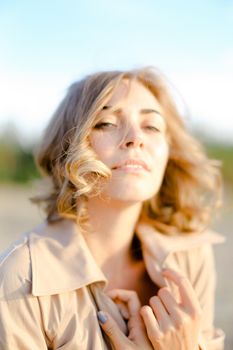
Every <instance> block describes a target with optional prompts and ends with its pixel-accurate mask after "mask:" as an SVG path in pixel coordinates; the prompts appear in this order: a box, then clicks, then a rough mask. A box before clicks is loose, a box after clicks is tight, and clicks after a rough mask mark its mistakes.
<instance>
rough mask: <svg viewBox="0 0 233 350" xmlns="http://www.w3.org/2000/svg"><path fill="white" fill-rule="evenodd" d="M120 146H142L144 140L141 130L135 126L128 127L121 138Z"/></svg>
mask: <svg viewBox="0 0 233 350" xmlns="http://www.w3.org/2000/svg"><path fill="white" fill-rule="evenodd" d="M121 147H122V148H129V147H132V148H138V147H139V148H143V147H144V141H143V137H142V132H141V130H137V129H136V128H130V130H128V132H126V134H125V137H124V138H123V140H122V146H121Z"/></svg>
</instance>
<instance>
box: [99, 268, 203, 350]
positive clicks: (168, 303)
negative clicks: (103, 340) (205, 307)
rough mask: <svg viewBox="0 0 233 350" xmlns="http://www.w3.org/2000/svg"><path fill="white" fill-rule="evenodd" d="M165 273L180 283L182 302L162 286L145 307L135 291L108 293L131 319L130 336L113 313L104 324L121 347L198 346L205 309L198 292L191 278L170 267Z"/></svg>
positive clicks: (177, 349)
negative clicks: (124, 332) (200, 303)
mask: <svg viewBox="0 0 233 350" xmlns="http://www.w3.org/2000/svg"><path fill="white" fill-rule="evenodd" d="M163 276H164V277H165V278H167V279H169V280H170V281H172V282H174V283H175V284H176V285H177V286H178V288H179V292H180V299H181V302H180V303H179V304H178V303H177V302H176V300H175V299H174V298H173V296H172V295H171V293H170V291H169V289H168V288H167V287H164V288H161V289H160V290H159V292H158V295H157V296H153V297H152V298H151V299H150V301H149V304H150V306H149V305H145V306H143V307H141V305H140V301H139V299H138V296H137V294H136V292H134V291H126V290H112V291H110V292H108V295H109V296H110V297H112V299H113V300H114V301H115V302H116V303H117V304H118V307H119V309H120V311H121V313H122V315H123V317H125V318H126V319H127V318H128V320H129V321H128V328H129V335H128V338H127V337H126V336H125V335H124V334H123V333H122V332H121V331H120V330H119V328H118V326H117V325H116V323H115V322H114V320H113V319H112V318H111V317H110V316H109V315H107V317H108V320H107V321H106V323H104V324H102V328H103V329H104V331H105V332H106V333H107V334H108V335H109V337H110V339H111V340H112V342H113V345H114V346H115V348H116V349H117V350H123V349H156V350H167V349H173V350H181V349H185V350H196V349H198V335H199V331H200V319H201V308H200V305H199V302H198V300H197V297H196V295H195V292H194V290H193V288H192V286H191V284H190V282H189V281H188V279H186V278H185V277H183V276H181V275H180V274H178V273H177V272H175V271H173V270H170V269H167V270H165V271H164V272H163ZM142 320H143V322H142Z"/></svg>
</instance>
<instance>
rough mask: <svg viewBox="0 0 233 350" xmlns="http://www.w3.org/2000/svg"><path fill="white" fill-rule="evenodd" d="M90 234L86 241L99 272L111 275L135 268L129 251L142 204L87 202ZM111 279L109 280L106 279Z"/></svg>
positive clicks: (91, 199) (87, 235)
mask: <svg viewBox="0 0 233 350" xmlns="http://www.w3.org/2000/svg"><path fill="white" fill-rule="evenodd" d="M87 206H88V214H89V224H90V229H91V230H90V231H89V232H87V233H84V238H85V240H86V242H87V245H88V247H89V249H90V250H91V252H92V254H93V256H94V258H95V260H96V262H97V263H98V265H99V266H100V268H101V269H102V270H103V271H104V272H105V273H106V275H110V274H111V272H112V273H114V271H116V270H115V269H117V270H118V271H121V269H122V268H124V267H125V266H129V265H130V264H132V263H133V262H132V256H131V252H130V247H131V244H132V239H133V236H134V231H135V225H136V223H137V221H138V218H139V215H140V211H141V207H142V203H136V204H135V203H133V204H132V203H130V204H129V203H122V202H116V201H114V202H113V201H104V200H102V199H100V198H99V197H94V198H90V199H89V201H88V204H87ZM107 277H108V276H107Z"/></svg>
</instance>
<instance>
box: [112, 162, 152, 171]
mask: <svg viewBox="0 0 233 350" xmlns="http://www.w3.org/2000/svg"><path fill="white" fill-rule="evenodd" d="M127 166H128V167H130V166H131V167H132V168H135V169H136V168H143V169H145V170H147V171H150V169H149V167H148V165H147V164H146V163H145V162H144V161H143V160H142V159H126V160H124V161H122V162H119V163H118V164H116V165H114V166H113V167H112V169H113V170H114V169H119V168H123V167H127Z"/></svg>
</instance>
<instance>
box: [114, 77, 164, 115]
mask: <svg viewBox="0 0 233 350" xmlns="http://www.w3.org/2000/svg"><path fill="white" fill-rule="evenodd" d="M128 105H133V106H134V107H135V108H137V106H138V107H140V108H143V107H144V108H149V107H150V108H156V109H157V110H159V111H161V106H160V104H159V102H158V100H157V99H156V97H155V96H154V95H153V93H152V92H151V91H150V90H149V89H148V88H147V87H146V86H145V85H143V84H142V83H141V82H139V81H138V80H129V79H126V78H125V79H123V80H121V81H120V83H119V85H117V86H116V87H115V88H114V90H113V92H112V95H111V97H110V98H109V100H108V101H107V106H108V107H110V108H111V107H113V108H114V107H117V106H123V107H124V106H125V107H127V106H128Z"/></svg>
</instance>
